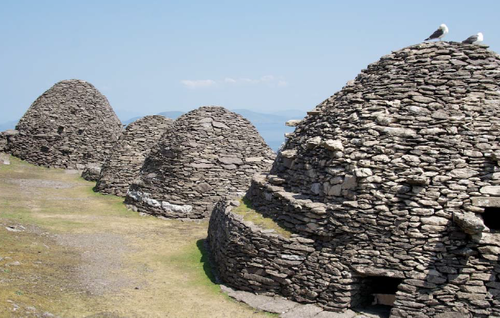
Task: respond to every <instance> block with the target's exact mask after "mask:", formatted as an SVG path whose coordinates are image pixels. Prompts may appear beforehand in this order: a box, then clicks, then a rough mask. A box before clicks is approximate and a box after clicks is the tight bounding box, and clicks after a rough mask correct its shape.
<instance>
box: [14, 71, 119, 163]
mask: <svg viewBox="0 0 500 318" xmlns="http://www.w3.org/2000/svg"><path fill="white" fill-rule="evenodd" d="M16 130H17V131H18V133H17V134H16V135H12V136H9V139H8V140H9V142H8V146H7V148H8V151H9V152H10V153H11V154H12V155H14V156H16V157H18V158H21V159H23V160H26V161H28V162H30V163H34V164H37V165H42V166H47V167H58V168H77V169H83V168H84V166H85V165H86V164H88V163H97V164H102V163H103V162H104V160H105V158H106V157H107V156H108V155H109V154H110V152H111V148H112V147H113V145H114V143H115V142H116V140H117V139H118V137H119V135H120V133H121V131H122V125H121V123H120V120H119V119H118V117H116V114H115V113H114V111H113V109H112V108H111V106H110V105H109V103H108V100H107V99H106V97H105V96H104V95H102V94H101V93H100V92H99V91H98V90H97V89H96V88H95V87H94V86H93V85H92V84H90V83H87V82H85V81H81V80H65V81H61V82H58V83H56V84H55V85H54V86H52V87H51V88H50V89H49V90H47V91H46V92H45V93H43V94H42V95H41V96H40V97H39V98H38V99H37V100H36V101H35V102H34V103H33V104H32V105H31V107H30V108H29V109H28V111H27V112H26V113H25V114H24V116H23V117H22V118H21V120H20V121H19V123H18V124H17V126H16Z"/></svg>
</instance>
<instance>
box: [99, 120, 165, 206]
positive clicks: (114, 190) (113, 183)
mask: <svg viewBox="0 0 500 318" xmlns="http://www.w3.org/2000/svg"><path fill="white" fill-rule="evenodd" d="M172 123H173V120H171V119H169V118H166V117H163V116H160V115H153V116H146V117H143V118H140V119H138V120H136V121H134V122H133V123H131V124H129V125H128V126H127V128H126V129H125V131H124V132H123V134H122V135H121V136H120V138H119V139H118V142H117V143H116V145H115V146H114V147H113V151H112V153H111V155H110V156H109V157H108V159H107V160H106V162H105V163H104V165H103V166H102V169H101V172H100V175H99V179H98V180H97V184H96V186H95V188H94V190H96V191H99V192H101V193H106V194H114V195H118V196H122V197H124V196H125V195H126V194H127V191H128V188H129V186H130V184H131V183H132V181H134V180H135V179H136V178H137V177H138V176H139V171H140V170H141V167H142V165H143V163H144V160H145V159H146V157H147V155H148V154H149V152H150V151H151V149H152V148H153V147H154V146H155V145H156V144H157V143H158V141H159V140H160V137H161V136H162V135H163V133H164V132H165V131H166V129H167V128H168V127H170V126H171V125H172Z"/></svg>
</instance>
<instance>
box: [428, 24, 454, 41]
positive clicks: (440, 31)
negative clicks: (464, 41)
mask: <svg viewBox="0 0 500 318" xmlns="http://www.w3.org/2000/svg"><path fill="white" fill-rule="evenodd" d="M446 34H448V27H447V26H446V24H444V23H443V24H441V25H440V26H439V28H438V29H437V30H436V31H434V33H432V34H431V36H430V37H428V38H427V39H425V40H424V41H429V40H434V39H439V41H441V38H442V37H444V36H445V35H446Z"/></svg>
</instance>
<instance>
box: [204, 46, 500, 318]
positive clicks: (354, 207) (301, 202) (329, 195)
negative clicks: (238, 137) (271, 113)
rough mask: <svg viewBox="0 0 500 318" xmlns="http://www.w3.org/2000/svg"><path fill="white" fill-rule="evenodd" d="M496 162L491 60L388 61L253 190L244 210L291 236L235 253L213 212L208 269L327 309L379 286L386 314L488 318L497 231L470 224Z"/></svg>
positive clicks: (434, 55)
mask: <svg viewBox="0 0 500 318" xmlns="http://www.w3.org/2000/svg"><path fill="white" fill-rule="evenodd" d="M499 158H500V57H499V56H498V55H497V54H496V53H494V52H491V51H488V50H487V48H486V47H483V46H477V45H466V44H461V43H453V42H438V43H422V44H418V45H414V46H410V47H407V48H404V49H402V50H399V51H395V52H393V53H391V54H389V55H386V56H383V57H382V58H381V59H380V60H379V61H378V62H376V63H373V64H371V65H369V66H368V67H367V69H366V70H363V71H362V72H361V73H360V74H359V75H358V76H357V77H356V79H355V80H354V81H351V82H350V83H348V85H347V86H346V87H344V88H343V89H342V90H341V91H340V92H338V93H336V94H335V95H333V96H331V97H330V98H328V99H327V100H325V101H324V102H323V103H321V104H320V105H318V106H317V107H316V108H315V109H314V110H313V111H311V112H309V114H308V116H307V117H306V118H305V119H304V120H303V121H301V122H300V123H299V124H298V125H297V126H296V129H295V131H294V132H293V133H292V134H290V135H289V139H288V140H287V142H286V144H285V146H284V147H283V149H282V151H281V152H280V154H278V157H277V159H276V161H275V163H274V165H273V168H272V170H271V173H270V174H269V175H265V174H263V175H259V176H257V177H255V178H254V179H253V181H252V186H251V188H250V190H249V191H248V193H247V197H248V198H249V199H250V200H251V202H252V205H253V206H254V208H255V209H256V210H257V211H258V212H259V213H262V214H265V215H267V216H271V217H272V218H273V219H275V220H276V221H277V222H278V223H280V224H281V225H282V226H283V227H285V228H287V229H288V230H290V231H292V232H293V233H295V234H296V236H295V237H294V239H293V240H292V241H290V240H288V241H286V242H285V243H283V244H285V245H284V246H283V247H279V246H278V247H277V246H276V244H277V242H278V241H277V240H273V239H271V238H269V237H264V236H265V235H263V234H259V233H258V232H255V231H254V232H252V234H251V235H252V236H255V235H257V236H261V237H262V239H261V240H258V241H257V240H256V239H253V240H252V241H249V242H246V241H245V242H243V243H242V242H241V241H240V239H239V238H238V237H241V235H242V234H241V233H233V232H231V231H238V230H237V228H245V230H244V231H252V229H251V228H249V227H245V226H244V224H239V225H237V226H236V225H235V226H234V227H231V230H229V229H228V228H225V227H226V226H227V224H231V223H235V222H237V218H234V217H230V216H227V208H226V209H224V208H225V207H226V206H227V204H226V205H222V208H221V209H220V211H218V212H217V214H215V211H214V217H213V221H214V224H212V223H211V225H210V227H211V230H209V237H210V238H211V239H210V242H211V247H212V250H215V251H216V252H215V255H216V256H215V257H216V262H217V263H218V269H219V270H220V271H221V272H224V274H223V275H224V279H225V280H226V282H227V283H228V284H230V285H232V286H234V287H240V288H243V289H245V290H254V291H256V292H272V293H278V294H282V295H285V296H287V297H291V298H294V299H297V300H299V301H306V302H317V303H319V304H321V305H322V306H325V307H328V308H332V309H334V310H343V309H345V308H349V307H353V306H357V305H362V304H365V303H366V302H367V301H368V302H369V298H367V296H366V294H367V293H368V294H369V293H372V292H373V293H376V292H375V290H376V289H377V288H378V287H377V286H376V285H377V284H378V285H380V284H382V285H383V284H384V282H385V281H384V279H387V281H388V282H389V281H390V282H395V281H396V282H398V286H397V290H398V291H397V293H396V292H395V291H394V292H393V294H395V302H394V307H393V308H392V311H391V317H422V318H426V317H438V316H439V315H440V314H443V315H444V316H442V317H448V316H449V315H452V316H453V317H468V316H469V315H472V316H474V317H488V316H489V315H493V316H498V315H500V306H499V305H500V298H499V297H500V263H499V254H500V231H499V229H500V224H489V225H488V224H485V222H484V221H483V216H484V215H486V214H491V213H493V214H495V213H496V214H499V213H500V209H496V208H500V173H499V172H500V166H499ZM484 219H486V218H484ZM491 219H493V220H494V219H495V218H491ZM496 220H497V223H499V222H498V220H499V219H498V218H497V219H496ZM244 235H245V237H250V234H248V233H246V234H244ZM299 237H303V238H304V239H303V240H302V241H301V240H299V243H302V244H304V245H307V246H300V245H297V246H295V245H294V247H293V249H296V250H297V252H296V255H289V254H290V248H291V247H292V245H290V244H295V243H294V241H296V240H297V238H299ZM311 240H312V241H311ZM267 241H269V242H270V243H266V242H267ZM284 241H285V240H284ZM304 242H305V243H304ZM284 254H286V255H284ZM285 256H286V257H285ZM289 263H293V264H289ZM269 264H274V265H272V266H271V265H269ZM287 266H294V269H295V270H294V271H287V270H286V268H287ZM276 273H282V274H280V275H278V274H276ZM391 279H392V280H391ZM394 279H396V280H394ZM423 295H425V297H423ZM393 296H394V295H393ZM446 315H448V316H446ZM450 317H451V316H450Z"/></svg>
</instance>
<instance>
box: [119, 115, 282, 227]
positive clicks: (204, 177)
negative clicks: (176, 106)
mask: <svg viewBox="0 0 500 318" xmlns="http://www.w3.org/2000/svg"><path fill="white" fill-rule="evenodd" d="M274 157H275V155H274V153H273V151H272V150H271V149H270V148H269V147H268V146H267V144H266V143H265V142H264V140H263V139H262V137H261V136H260V135H259V133H258V132H257V130H256V129H255V127H254V126H253V125H252V124H251V123H250V122H249V121H248V120H246V119H245V118H243V117H242V116H240V115H238V114H236V113H233V112H230V111H228V110H226V109H225V108H223V107H215V106H212V107H210V106H208V107H200V108H198V109H196V110H193V111H191V112H189V113H187V114H184V115H182V116H181V117H179V118H178V119H177V120H175V122H174V124H173V125H172V126H171V127H170V128H169V129H167V131H166V132H165V134H164V135H163V136H162V137H161V139H160V142H159V143H158V144H157V146H156V147H154V148H153V150H152V151H151V153H150V154H149V156H148V157H147V158H146V161H145V162H144V165H143V167H142V169H141V172H140V177H139V179H138V180H137V181H136V182H134V183H132V185H131V186H130V189H129V193H128V195H127V197H126V199H125V203H127V204H128V205H129V206H131V207H132V208H134V209H136V210H138V211H141V212H146V213H149V214H153V215H160V216H165V217H171V218H194V219H199V218H206V217H207V216H208V215H209V214H210V212H211V211H212V209H213V206H214V204H215V203H216V202H217V201H218V200H219V199H220V197H221V196H224V195H227V194H229V193H238V192H243V193H244V192H245V191H246V189H247V188H248V186H249V185H250V179H251V177H252V176H253V175H254V174H256V173H258V172H263V171H266V170H269V168H270V167H271V164H272V162H273V160H274Z"/></svg>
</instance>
